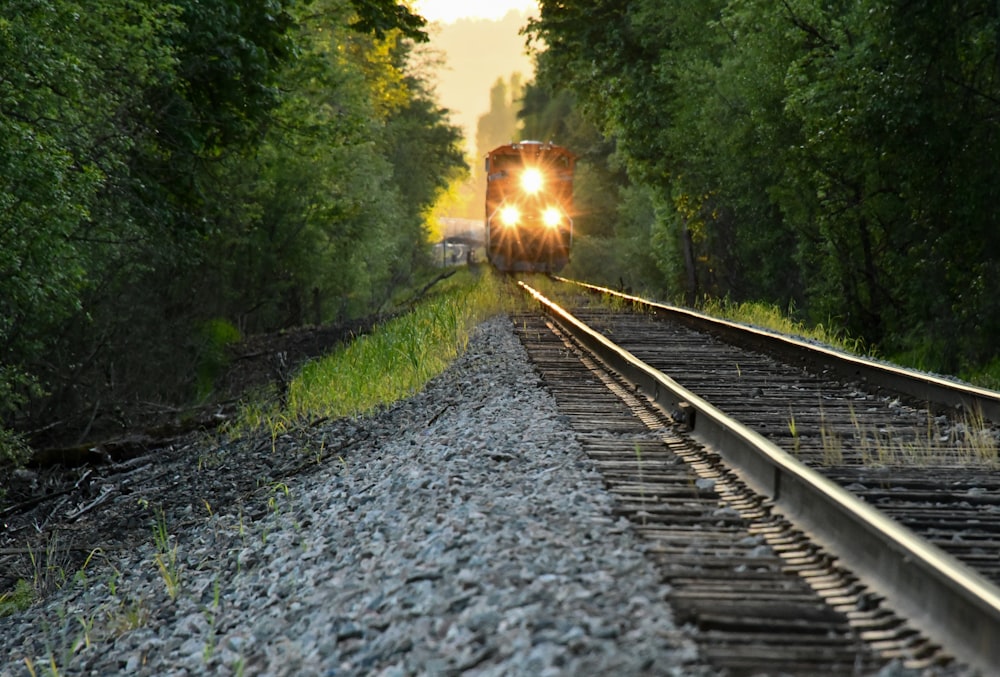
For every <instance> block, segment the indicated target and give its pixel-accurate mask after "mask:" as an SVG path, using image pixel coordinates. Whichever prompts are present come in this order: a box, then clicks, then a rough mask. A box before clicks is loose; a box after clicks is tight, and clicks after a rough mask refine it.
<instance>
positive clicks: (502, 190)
mask: <svg viewBox="0 0 1000 677" xmlns="http://www.w3.org/2000/svg"><path fill="white" fill-rule="evenodd" d="M576 158H577V156H576V155H575V154H573V153H572V152H570V151H569V150H568V149H566V148H564V147H562V146H557V145H555V144H553V143H551V142H546V143H542V142H541V141H519V142H517V143H508V144H505V145H503V146H498V147H497V148H494V149H493V150H491V151H490V152H489V153H487V154H486V257H487V259H488V260H489V262H490V263H491V264H492V265H493V267H494V268H496V269H497V270H500V271H503V272H522V271H523V272H544V273H555V272H558V271H559V270H561V269H562V268H563V267H564V266H565V265H566V264H567V263H569V256H570V250H571V249H572V247H573V173H574V171H575V168H576Z"/></svg>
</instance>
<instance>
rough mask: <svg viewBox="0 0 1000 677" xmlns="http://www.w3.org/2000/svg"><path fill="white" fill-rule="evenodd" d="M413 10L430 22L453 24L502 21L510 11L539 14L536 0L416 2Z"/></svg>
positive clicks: (422, 0) (440, 0) (432, 0)
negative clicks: (481, 20) (487, 20)
mask: <svg viewBox="0 0 1000 677" xmlns="http://www.w3.org/2000/svg"><path fill="white" fill-rule="evenodd" d="M413 8H414V10H415V11H416V13H417V14H420V15H421V16H422V17H424V18H425V19H427V20H428V21H440V22H441V23H453V22H455V21H457V20H458V19H501V18H503V17H504V16H505V15H506V14H507V12H509V11H510V10H512V9H513V10H517V11H519V12H528V13H530V14H537V13H538V3H537V2H536V0H416V2H414V3H413Z"/></svg>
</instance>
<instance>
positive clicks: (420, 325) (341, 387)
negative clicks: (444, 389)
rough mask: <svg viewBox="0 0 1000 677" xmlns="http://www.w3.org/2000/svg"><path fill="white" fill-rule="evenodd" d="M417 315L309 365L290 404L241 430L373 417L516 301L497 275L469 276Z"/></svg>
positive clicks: (264, 411) (252, 409)
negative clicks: (471, 334) (318, 420)
mask: <svg viewBox="0 0 1000 677" xmlns="http://www.w3.org/2000/svg"><path fill="white" fill-rule="evenodd" d="M438 287H440V288H435V290H434V294H433V296H431V297H430V298H428V299H426V300H425V301H423V302H421V303H419V304H418V305H417V306H416V307H415V308H414V309H413V310H412V311H411V312H409V313H407V314H405V315H403V316H400V317H397V318H396V319H393V320H391V321H388V322H386V323H385V324H383V325H381V326H378V327H376V328H375V330H374V331H373V332H371V333H370V334H367V335H364V336H360V337H358V338H357V339H356V340H354V341H353V342H351V343H350V344H348V345H345V346H342V347H340V348H338V349H337V350H335V351H334V352H332V353H331V354H329V355H327V356H326V357H323V358H321V359H318V360H315V361H312V362H309V363H307V364H306V365H304V366H303V367H302V368H301V369H300V370H299V372H298V374H297V375H296V376H295V377H294V379H293V380H292V382H291V384H290V385H289V389H288V397H287V406H286V407H284V408H281V407H279V406H277V405H275V404H261V403H256V404H252V405H249V406H247V407H245V409H244V412H243V416H242V423H241V425H239V426H238V427H239V428H243V429H246V428H264V429H270V430H278V429H283V428H287V427H288V426H289V425H290V424H294V422H297V421H311V420H316V419H318V418H323V417H330V418H337V417H343V416H354V415H361V414H365V413H368V412H370V411H372V410H374V409H376V408H378V407H379V406H382V405H385V404H387V403H391V402H394V401H396V400H399V399H402V398H405V397H408V396H409V395H412V394H413V393H415V392H417V391H419V390H420V389H421V388H422V387H423V386H424V385H425V384H426V383H427V382H428V381H429V380H430V379H432V378H434V377H435V376H437V375H438V374H440V373H441V372H442V371H444V369H445V368H446V367H447V366H448V365H449V364H450V363H451V362H452V361H453V360H454V359H455V358H456V357H457V356H458V355H459V354H460V353H461V352H462V351H464V350H465V348H466V346H467V344H468V341H469V335H470V333H471V331H472V329H473V328H474V327H475V326H476V325H477V324H479V323H480V322H482V321H483V320H486V319H488V318H489V317H491V316H493V315H495V314H497V313H500V312H504V311H506V310H508V309H509V308H510V307H511V306H510V304H511V303H512V301H511V300H510V299H509V296H508V295H507V294H505V293H504V290H503V289H502V287H503V284H502V282H501V281H500V280H499V279H498V278H497V277H496V276H494V275H492V274H490V273H489V272H484V273H482V274H479V275H476V274H473V273H471V272H469V271H461V272H460V273H458V274H456V275H454V276H452V277H451V278H449V279H448V280H446V281H445V282H443V283H441V284H439V285H438Z"/></svg>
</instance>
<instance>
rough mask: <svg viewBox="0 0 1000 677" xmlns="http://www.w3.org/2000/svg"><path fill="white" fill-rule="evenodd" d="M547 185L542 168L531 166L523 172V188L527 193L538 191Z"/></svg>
mask: <svg viewBox="0 0 1000 677" xmlns="http://www.w3.org/2000/svg"><path fill="white" fill-rule="evenodd" d="M544 185H545V177H544V176H542V170H540V169H538V168H536V167H529V168H527V169H525V170H524V171H523V172H521V189H522V190H524V192H525V193H537V192H538V191H540V190H541V189H542V186H544Z"/></svg>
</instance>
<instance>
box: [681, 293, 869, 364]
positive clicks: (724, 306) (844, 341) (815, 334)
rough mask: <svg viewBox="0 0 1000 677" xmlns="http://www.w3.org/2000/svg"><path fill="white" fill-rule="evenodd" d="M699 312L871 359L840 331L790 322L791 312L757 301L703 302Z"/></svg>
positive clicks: (859, 343)
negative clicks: (797, 337) (815, 342)
mask: <svg viewBox="0 0 1000 677" xmlns="http://www.w3.org/2000/svg"><path fill="white" fill-rule="evenodd" d="M699 310H700V311H701V312H703V313H705V314H706V315H711V316H712V317H719V318H723V319H727V320H732V321H733V322H741V323H743V324H749V325H753V326H755V327H761V328H763V329H770V330H771V331H776V332H779V333H781V334H786V335H789V336H799V337H802V338H805V339H810V340H813V341H817V342H819V343H823V344H826V345H828V346H831V347H833V348H839V349H840V350H843V351H845V352H848V353H853V354H855V355H868V356H870V357H871V356H872V351H871V350H870V349H869V348H868V347H866V346H865V343H864V341H862V340H861V339H852V338H850V337H848V336H847V335H846V334H845V333H844V332H843V331H841V330H839V329H835V328H833V327H832V326H825V325H823V324H817V325H812V326H810V325H807V324H805V323H804V322H801V321H799V320H796V319H794V318H793V317H792V315H793V313H792V310H791V309H790V310H789V312H787V313H786V312H784V311H782V310H781V308H779V307H778V306H776V305H773V304H769V303H762V302H758V301H744V302H739V303H738V302H735V301H732V300H730V299H727V298H723V299H716V298H712V299H705V300H704V301H703V302H702V304H701V307H700V308H699Z"/></svg>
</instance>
